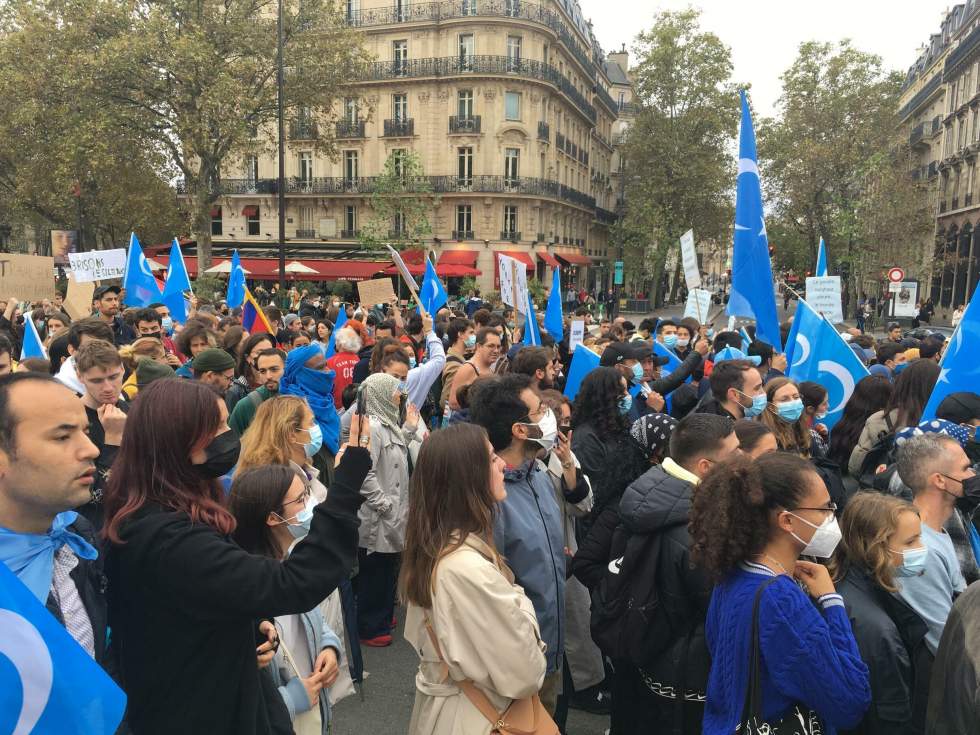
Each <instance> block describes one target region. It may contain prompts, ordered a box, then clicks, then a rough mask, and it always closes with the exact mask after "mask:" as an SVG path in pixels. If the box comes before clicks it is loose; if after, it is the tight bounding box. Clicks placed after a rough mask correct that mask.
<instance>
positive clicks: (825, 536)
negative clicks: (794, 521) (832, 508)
mask: <svg viewBox="0 0 980 735" xmlns="http://www.w3.org/2000/svg"><path fill="white" fill-rule="evenodd" d="M786 512H787V513H789V514H790V515H791V516H793V517H794V518H799V519H800V520H801V521H803V522H804V523H805V524H806V525H808V526H810V528H815V529H817V530H816V531H815V532H814V534H813V538H811V539H810V543H807V542H806V541H804V540H803V539H801V538H800V537H799V536H797V535H796V534H795V533H793V532H792V531H790V534H791V535H792V536H793V538H795V539H796V540H797V541H799V542H800V543H801V544H804V545H805V546H804V549H803V551H802V552H801V553H802V554H803V555H805V556H815V557H817V558H818V559H829V558H830V557H831V556H832V555H833V553H834V549H836V548H837V544H839V543H840V539H841V531H840V526H839V525H838V524H837V517H836V516H833V515H832V516H830V518H828V519H827V520H825V521H824V522H823V523H822V524H821V525H819V526H815V525H814V524H812V523H810V521H808V520H807V519H806V518H801V517H800V516H798V515H796V513H794V512H793V511H790V510H788V511H786Z"/></svg>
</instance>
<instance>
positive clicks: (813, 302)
mask: <svg viewBox="0 0 980 735" xmlns="http://www.w3.org/2000/svg"><path fill="white" fill-rule="evenodd" d="M806 302H807V303H808V304H809V305H810V307H811V308H812V309H813V310H814V311H816V312H817V313H820V314H823V315H824V316H825V317H827V318H828V319H829V320H830V321H832V322H833V323H834V324H840V323H841V322H842V321H844V311H843V309H842V308H841V301H840V276H810V277H809V278H807V279H806Z"/></svg>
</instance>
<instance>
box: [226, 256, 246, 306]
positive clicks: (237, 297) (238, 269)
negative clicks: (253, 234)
mask: <svg viewBox="0 0 980 735" xmlns="http://www.w3.org/2000/svg"><path fill="white" fill-rule="evenodd" d="M225 301H226V302H227V304H228V308H229V309H237V308H238V307H239V306H241V305H242V304H244V303H245V269H244V268H243V267H242V260H241V258H239V257H238V251H237V250H235V251H233V252H232V254H231V271H230V272H229V273H228V295H227V296H225Z"/></svg>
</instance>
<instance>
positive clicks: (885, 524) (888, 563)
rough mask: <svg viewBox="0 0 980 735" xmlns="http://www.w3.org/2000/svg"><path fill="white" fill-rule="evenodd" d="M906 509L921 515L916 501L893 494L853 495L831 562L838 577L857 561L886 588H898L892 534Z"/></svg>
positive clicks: (844, 514)
mask: <svg viewBox="0 0 980 735" xmlns="http://www.w3.org/2000/svg"><path fill="white" fill-rule="evenodd" d="M902 513H915V515H917V516H918V515H919V511H918V509H916V507H915V506H914V505H912V504H911V503H909V502H908V501H905V500H902V499H901V498H896V497H895V496H893V495H884V494H882V493H876V492H865V493H858V494H857V495H855V496H854V497H853V498H851V499H850V500H849V501H848V502H847V507H846V508H844V512H843V514H842V515H841V518H840V529H841V543H840V544H839V545H838V546H837V550H836V551H835V552H834V556H833V559H831V561H830V565H829V566H830V573H831V575H832V576H833V577H834V579H835V580H839V579H841V578H842V577H843V576H844V575H845V574H846V573H847V567H848V566H849V565H851V564H853V565H855V566H857V567H859V568H861V569H863V570H864V571H866V572H867V573H868V574H870V575H871V577H872V578H873V579H874V581H875V582H876V583H877V584H878V586H880V587H881V588H882V589H884V590H886V591H887V592H897V591H898V587H896V586H895V567H894V566H892V554H891V552H890V551H889V549H888V538H889V537H890V536H891V535H892V534H894V533H895V531H896V530H897V529H898V521H899V518H900V517H901V515H902Z"/></svg>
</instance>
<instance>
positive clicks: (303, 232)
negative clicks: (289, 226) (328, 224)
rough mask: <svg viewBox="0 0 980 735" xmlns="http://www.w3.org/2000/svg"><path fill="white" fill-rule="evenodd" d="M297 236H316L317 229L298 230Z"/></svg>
mask: <svg viewBox="0 0 980 735" xmlns="http://www.w3.org/2000/svg"><path fill="white" fill-rule="evenodd" d="M296 237H305V238H311V237H316V230H296Z"/></svg>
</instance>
